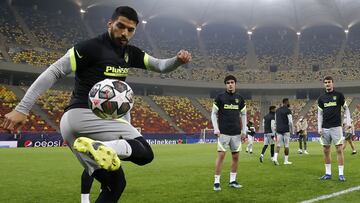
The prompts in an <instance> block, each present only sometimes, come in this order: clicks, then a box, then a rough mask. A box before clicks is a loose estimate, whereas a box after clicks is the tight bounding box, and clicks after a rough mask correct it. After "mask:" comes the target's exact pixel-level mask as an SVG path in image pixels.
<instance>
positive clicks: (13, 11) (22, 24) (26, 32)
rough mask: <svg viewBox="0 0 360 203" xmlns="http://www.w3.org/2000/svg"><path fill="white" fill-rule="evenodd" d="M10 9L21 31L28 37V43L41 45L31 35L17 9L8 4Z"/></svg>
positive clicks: (35, 45)
mask: <svg viewBox="0 0 360 203" xmlns="http://www.w3.org/2000/svg"><path fill="white" fill-rule="evenodd" d="M9 8H10V10H11V11H12V13H13V15H14V17H15V19H16V21H17V22H18V23H19V25H20V26H21V28H22V29H23V31H24V32H25V34H26V36H27V37H28V38H29V39H30V43H31V45H32V46H33V47H41V46H40V43H39V41H38V39H37V38H36V37H35V35H33V33H32V32H31V31H30V29H29V27H28V26H27V25H26V23H25V21H24V19H23V18H22V17H21V15H20V14H19V12H18V11H17V9H16V7H14V6H9Z"/></svg>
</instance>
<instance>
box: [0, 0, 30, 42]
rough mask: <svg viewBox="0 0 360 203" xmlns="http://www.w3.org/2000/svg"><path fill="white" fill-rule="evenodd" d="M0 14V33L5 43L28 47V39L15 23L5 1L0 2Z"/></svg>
mask: <svg viewBox="0 0 360 203" xmlns="http://www.w3.org/2000/svg"><path fill="white" fill-rule="evenodd" d="M0 13H1V15H0V33H1V34H3V35H4V36H5V38H6V42H7V43H15V44H21V45H30V40H29V38H28V37H27V36H26V35H25V33H24V31H23V29H22V28H21V26H20V25H19V24H18V23H17V22H16V20H15V17H14V15H13V14H12V12H11V10H10V8H9V7H8V5H7V3H6V2H5V1H1V2H0Z"/></svg>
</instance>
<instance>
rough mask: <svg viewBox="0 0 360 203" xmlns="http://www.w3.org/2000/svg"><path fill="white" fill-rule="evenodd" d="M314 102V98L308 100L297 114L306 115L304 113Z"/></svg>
mask: <svg viewBox="0 0 360 203" xmlns="http://www.w3.org/2000/svg"><path fill="white" fill-rule="evenodd" d="M314 102H316V100H308V101H307V102H306V104H305V106H304V107H303V108H302V109H301V111H300V113H299V116H304V117H305V116H306V113H307V112H309V111H310V109H311V106H312V105H313V104H314Z"/></svg>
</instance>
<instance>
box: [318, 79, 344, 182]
mask: <svg viewBox="0 0 360 203" xmlns="http://www.w3.org/2000/svg"><path fill="white" fill-rule="evenodd" d="M323 83H324V87H325V91H326V92H325V94H323V95H321V96H320V97H319V99H318V133H319V135H320V136H321V137H320V144H321V145H323V151H324V161H325V175H323V176H321V177H320V180H328V179H331V149H330V146H331V143H332V144H334V145H335V147H336V156H337V160H338V168H339V180H340V181H345V176H344V153H343V141H344V138H343V131H342V127H341V126H342V125H341V107H343V108H344V110H345V114H346V118H349V119H346V122H347V123H346V125H350V120H351V117H350V110H349V108H348V106H347V104H346V102H345V97H344V95H343V94H342V93H341V92H337V91H335V90H334V79H333V78H332V77H331V76H326V77H325V78H324V80H323Z"/></svg>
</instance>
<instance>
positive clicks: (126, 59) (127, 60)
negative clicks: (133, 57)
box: [124, 52, 129, 63]
mask: <svg viewBox="0 0 360 203" xmlns="http://www.w3.org/2000/svg"><path fill="white" fill-rule="evenodd" d="M124 60H125V62H126V63H128V62H129V54H128V53H127V52H125V55H124Z"/></svg>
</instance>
